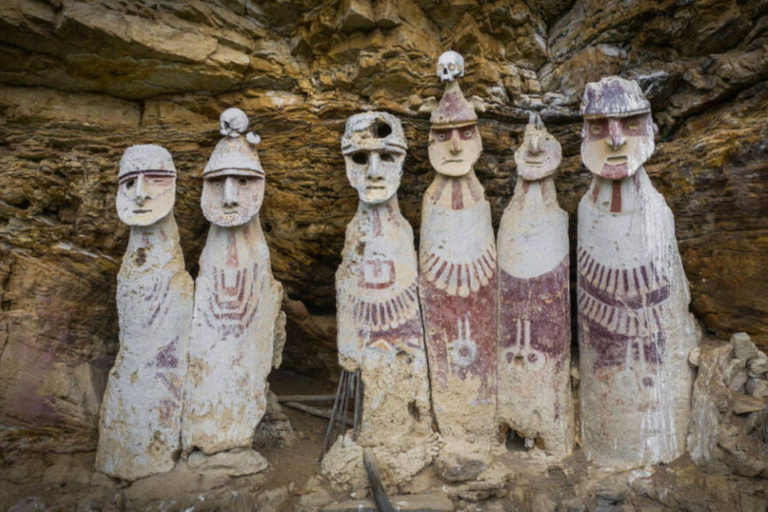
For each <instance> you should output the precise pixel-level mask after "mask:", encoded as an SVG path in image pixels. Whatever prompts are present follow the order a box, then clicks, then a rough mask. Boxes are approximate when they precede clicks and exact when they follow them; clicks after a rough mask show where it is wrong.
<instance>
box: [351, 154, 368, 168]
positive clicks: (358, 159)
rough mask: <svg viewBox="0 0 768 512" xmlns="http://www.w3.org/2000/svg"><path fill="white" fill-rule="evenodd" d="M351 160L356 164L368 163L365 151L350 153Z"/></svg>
mask: <svg viewBox="0 0 768 512" xmlns="http://www.w3.org/2000/svg"><path fill="white" fill-rule="evenodd" d="M352 161H353V162H355V163H356V164H358V165H365V164H367V163H368V155H367V154H365V153H355V154H354V155H352Z"/></svg>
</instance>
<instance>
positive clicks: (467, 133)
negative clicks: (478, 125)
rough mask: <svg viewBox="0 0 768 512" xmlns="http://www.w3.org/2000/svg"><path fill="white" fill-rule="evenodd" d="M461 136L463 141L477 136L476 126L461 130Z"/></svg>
mask: <svg viewBox="0 0 768 512" xmlns="http://www.w3.org/2000/svg"><path fill="white" fill-rule="evenodd" d="M459 136H460V137H461V138H462V140H469V139H471V138H472V137H474V136H475V127H474V126H467V127H465V128H461V129H460V130H459Z"/></svg>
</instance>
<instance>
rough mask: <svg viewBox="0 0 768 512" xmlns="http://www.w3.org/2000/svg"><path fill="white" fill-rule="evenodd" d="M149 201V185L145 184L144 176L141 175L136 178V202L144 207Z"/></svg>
mask: <svg viewBox="0 0 768 512" xmlns="http://www.w3.org/2000/svg"><path fill="white" fill-rule="evenodd" d="M147 199H149V193H148V191H147V184H146V183H145V182H144V176H143V175H141V174H139V175H138V176H136V202H137V203H138V204H139V206H142V205H143V204H144V201H146V200H147Z"/></svg>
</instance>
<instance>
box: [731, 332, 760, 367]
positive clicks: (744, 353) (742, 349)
mask: <svg viewBox="0 0 768 512" xmlns="http://www.w3.org/2000/svg"><path fill="white" fill-rule="evenodd" d="M731 347H732V348H733V357H734V358H736V359H744V360H747V359H750V358H752V357H754V356H755V355H757V347H756V346H755V344H754V343H752V339H751V338H750V337H749V334H747V333H745V332H737V333H736V334H734V335H733V336H731Z"/></svg>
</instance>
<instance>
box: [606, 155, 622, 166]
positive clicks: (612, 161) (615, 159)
mask: <svg viewBox="0 0 768 512" xmlns="http://www.w3.org/2000/svg"><path fill="white" fill-rule="evenodd" d="M626 161H627V156H626V155H618V156H609V157H608V158H606V159H605V163H607V164H608V165H618V164H623V163H625V162H626Z"/></svg>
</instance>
